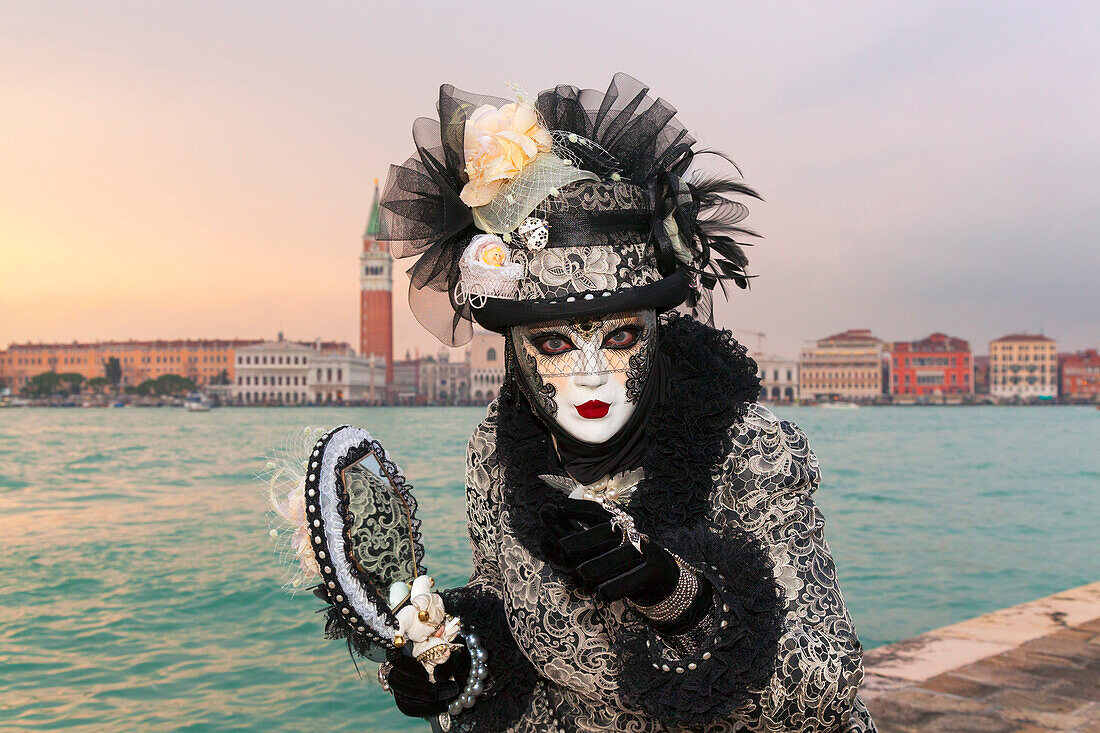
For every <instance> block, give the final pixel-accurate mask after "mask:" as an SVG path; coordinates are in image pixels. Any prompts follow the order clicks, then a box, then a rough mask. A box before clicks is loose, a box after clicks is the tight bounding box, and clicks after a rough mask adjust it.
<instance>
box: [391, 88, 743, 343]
mask: <svg viewBox="0 0 1100 733" xmlns="http://www.w3.org/2000/svg"><path fill="white" fill-rule="evenodd" d="M438 112H439V119H438V120H432V119H429V118H421V119H419V120H417V121H416V123H415V124H414V126H413V138H414V141H415V142H416V146H417V154H416V155H415V156H413V157H411V158H409V160H407V161H406V162H405V163H404V164H402V165H400V166H392V167H391V169H390V174H389V177H388V180H387V182H386V187H385V190H384V192H383V195H382V201H381V235H380V237H379V238H380V239H384V240H389V241H390V243H391V251H392V252H393V254H394V256H395V257H398V258H401V257H413V256H415V257H417V260H416V262H415V263H414V264H413V265H412V267H410V268H409V270H408V274H409V277H410V289H409V303H410V306H411V308H412V310H413V313H414V314H415V315H416V317H417V319H418V320H419V321H420V322H421V323H422V324H423V325H424V326H425V327H426V328H428V330H429V331H431V332H432V333H433V334H435V335H436V336H437V337H438V338H439V339H440V340H441V341H442V342H443V343H445V344H448V345H451V346H456V345H460V344H462V343H465V342H467V341H469V339H470V335H471V332H472V329H471V322H472V321H474V320H476V321H477V322H478V323H480V324H481V325H482V326H484V327H485V328H488V329H490V330H493V331H498V332H504V331H505V330H506V329H507V328H508V327H509V326H513V325H518V324H524V323H531V322H535V321H545V320H557V319H568V320H577V319H584V318H591V317H596V316H600V315H604V314H608V313H616V312H622V311H628V310H637V309H643V308H653V309H655V310H657V311H659V312H660V311H665V310H668V309H671V308H675V307H677V306H679V305H681V304H683V303H685V302H686V303H688V305H690V306H691V307H692V308H693V310H694V311H695V312H696V313H697V315H700V316H701V317H705V318H709V317H710V308H709V301H710V298H709V294H710V291H711V290H712V289H713V287H714V285H715V284H716V283H718V282H720V281H724V280H733V281H734V282H735V283H736V284H737V285H738V286H740V287H745V286H746V285H747V282H748V277H749V276H748V275H747V273H746V272H745V266H746V265H747V259H746V257H745V255H744V252H743V250H742V249H741V245H742V243H741V242H738V241H737V237H738V236H740V235H752V233H751V232H749V231H748V230H746V229H744V228H742V227H741V226H739V223H740V222H741V220H742V219H743V218H744V216H745V215H746V214H747V209H746V208H745V207H744V206H743V205H742V204H740V203H738V202H736V201H733V200H732V199H731V198H729V196H731V195H736V194H745V195H749V196H755V195H756V194H755V193H754V192H753V191H752V190H751V189H749V188H748V187H747V186H745V185H744V184H743V183H741V182H740V181H739V180H738V179H737V178H734V177H730V176H725V177H722V176H713V175H710V176H699V175H697V174H696V175H690V174H689V173H688V170H689V168H690V167H691V164H692V161H693V159H694V156H695V153H694V151H693V145H694V143H695V140H694V139H693V138H692V137H691V136H690V135H688V134H687V132H686V130H684V128H683V126H682V125H680V124H679V122H678V121H677V120H676V118H675V115H676V111H675V109H673V108H672V107H671V106H670V105H668V103H666V102H665V101H664V100H661V99H657V100H654V99H652V98H650V97H649V95H648V89H647V88H646V87H645V86H644V85H642V84H641V83H640V82H638V81H637V80H635V79H633V78H631V77H629V76H626V75H624V74H618V75H616V76H615V78H614V79H613V80H612V82H611V85H610V86H609V88H608V90H607V91H606V92H597V91H595V90H583V91H582V90H578V89H577V88H576V87H566V86H559V87H556V88H554V89H552V90H548V91H544V92H542V93H540V94H539V95H538V96H537V98H535V99H530V98H528V97H526V95H523V94H520V95H519V97H518V99H517V100H513V101H508V100H505V99H500V98H494V97H485V96H479V95H472V94H468V93H466V92H460V91H458V90H456V89H454V88H453V87H451V86H448V85H445V86H443V87H442V88H441V89H440V97H439V105H438ZM738 175H739V172H738Z"/></svg>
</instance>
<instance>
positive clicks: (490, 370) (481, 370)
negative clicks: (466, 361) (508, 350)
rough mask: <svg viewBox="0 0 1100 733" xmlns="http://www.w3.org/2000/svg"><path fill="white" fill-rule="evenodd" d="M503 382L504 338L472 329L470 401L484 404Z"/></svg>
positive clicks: (489, 332)
mask: <svg viewBox="0 0 1100 733" xmlns="http://www.w3.org/2000/svg"><path fill="white" fill-rule="evenodd" d="M502 384H504V338H503V337H502V336H501V335H500V334H499V333H492V332H491V331H481V330H477V331H474V338H473V340H472V341H471V342H470V401H471V402H473V403H475V404H479V405H484V404H487V403H489V402H492V401H493V400H494V399H496V396H497V395H498V394H500V385H502Z"/></svg>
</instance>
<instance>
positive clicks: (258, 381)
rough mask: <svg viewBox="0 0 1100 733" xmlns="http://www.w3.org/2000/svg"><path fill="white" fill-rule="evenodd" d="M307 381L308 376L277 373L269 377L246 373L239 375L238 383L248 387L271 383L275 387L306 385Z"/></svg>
mask: <svg viewBox="0 0 1100 733" xmlns="http://www.w3.org/2000/svg"><path fill="white" fill-rule="evenodd" d="M299 379H300V380H301V381H300V382H299V381H298V380H299ZM284 380H285V381H284ZM305 383H306V378H305V377H298V376H289V377H283V376H281V375H277V376H271V377H268V376H253V375H251V374H246V375H244V376H239V377H237V384H239V385H242V386H246V387H247V386H253V385H254V386H261V385H262V386H267V385H269V384H270V385H271V386H273V387H283V386H287V387H297V386H299V385H301V386H303V387H304V386H305Z"/></svg>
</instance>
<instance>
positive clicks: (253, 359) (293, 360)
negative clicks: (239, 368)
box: [237, 354, 309, 366]
mask: <svg viewBox="0 0 1100 733" xmlns="http://www.w3.org/2000/svg"><path fill="white" fill-rule="evenodd" d="M284 359H286V361H283V360H284ZM299 359H301V361H299ZM267 360H268V357H267V355H266V354H264V355H261V356H252V355H251V354H245V355H244V356H238V357H237V363H238V364H255V365H257V366H258V365H260V364H267V363H268V361H267ZM270 363H271V364H308V363H309V362H308V361H307V357H304V356H272V357H271V362H270Z"/></svg>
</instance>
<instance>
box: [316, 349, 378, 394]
mask: <svg viewBox="0 0 1100 733" xmlns="http://www.w3.org/2000/svg"><path fill="white" fill-rule="evenodd" d="M308 378H309V382H308V385H309V393H310V400H311V401H312V402H313V403H315V404H318V405H322V404H323V405H328V404H332V403H341V402H356V403H363V402H366V403H370V404H377V403H380V402H382V401H383V399H384V398H385V395H386V360H385V359H384V358H382V357H381V356H375V357H372V358H369V359H368V358H364V357H361V356H357V355H356V354H355V352H354V351H352V350H351V349H350V348H349V349H345V350H344V351H340V352H329V353H322V354H319V355H317V356H314V357H313V359H312V361H311V362H310V366H309V374H308Z"/></svg>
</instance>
